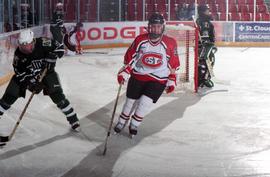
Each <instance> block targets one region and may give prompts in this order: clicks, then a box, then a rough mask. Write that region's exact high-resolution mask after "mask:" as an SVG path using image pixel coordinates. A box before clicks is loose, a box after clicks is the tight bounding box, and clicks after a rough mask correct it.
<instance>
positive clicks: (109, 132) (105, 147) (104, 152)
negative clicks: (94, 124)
mask: <svg viewBox="0 0 270 177" xmlns="http://www.w3.org/2000/svg"><path fill="white" fill-rule="evenodd" d="M121 88H122V84H120V85H119V88H118V92H117V96H116V99H115V103H114V108H113V113H112V118H111V122H110V125H109V128H108V132H107V136H106V140H105V144H104V150H103V155H106V152H107V144H108V139H109V136H110V135H111V129H112V124H113V120H114V115H115V111H116V107H117V102H118V99H119V95H120V92H121Z"/></svg>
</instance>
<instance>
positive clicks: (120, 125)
mask: <svg viewBox="0 0 270 177" xmlns="http://www.w3.org/2000/svg"><path fill="white" fill-rule="evenodd" d="M125 126H126V124H125V123H121V122H117V124H116V125H115V127H114V132H115V134H117V133H120V132H121V131H122V130H123V129H124V128H125Z"/></svg>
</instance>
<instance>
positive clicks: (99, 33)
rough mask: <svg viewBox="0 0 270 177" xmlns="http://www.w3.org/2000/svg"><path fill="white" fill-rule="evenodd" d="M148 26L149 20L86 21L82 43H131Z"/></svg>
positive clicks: (82, 33)
mask: <svg viewBox="0 0 270 177" xmlns="http://www.w3.org/2000/svg"><path fill="white" fill-rule="evenodd" d="M67 25H68V24H67ZM146 26H147V22H99V23H84V26H83V30H82V31H81V45H95V44H117V43H131V42H132V41H133V40H134V39H135V37H136V36H138V35H139V34H141V33H144V32H145V27H146Z"/></svg>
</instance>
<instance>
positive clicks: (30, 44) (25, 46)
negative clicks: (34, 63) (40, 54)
mask: <svg viewBox="0 0 270 177" xmlns="http://www.w3.org/2000/svg"><path fill="white" fill-rule="evenodd" d="M34 41H35V40H34V32H33V31H31V30H30V29H27V30H24V31H22V32H21V33H20V35H19V38H18V43H19V49H20V51H21V52H22V53H25V54H30V53H32V52H33V50H34V46H35V43H34Z"/></svg>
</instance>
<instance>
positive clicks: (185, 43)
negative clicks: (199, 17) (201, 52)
mask: <svg viewBox="0 0 270 177" xmlns="http://www.w3.org/2000/svg"><path fill="white" fill-rule="evenodd" d="M165 34H166V35H168V36H170V37H172V38H174V39H175V40H176V42H177V46H178V48H177V51H178V55H179V59H180V69H179V71H177V74H178V75H179V76H178V79H177V84H178V85H179V87H180V89H188V90H192V91H194V92H197V90H198V40H199V31H198V29H197V28H195V27H193V26H188V25H183V24H179V25H166V26H165Z"/></svg>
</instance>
